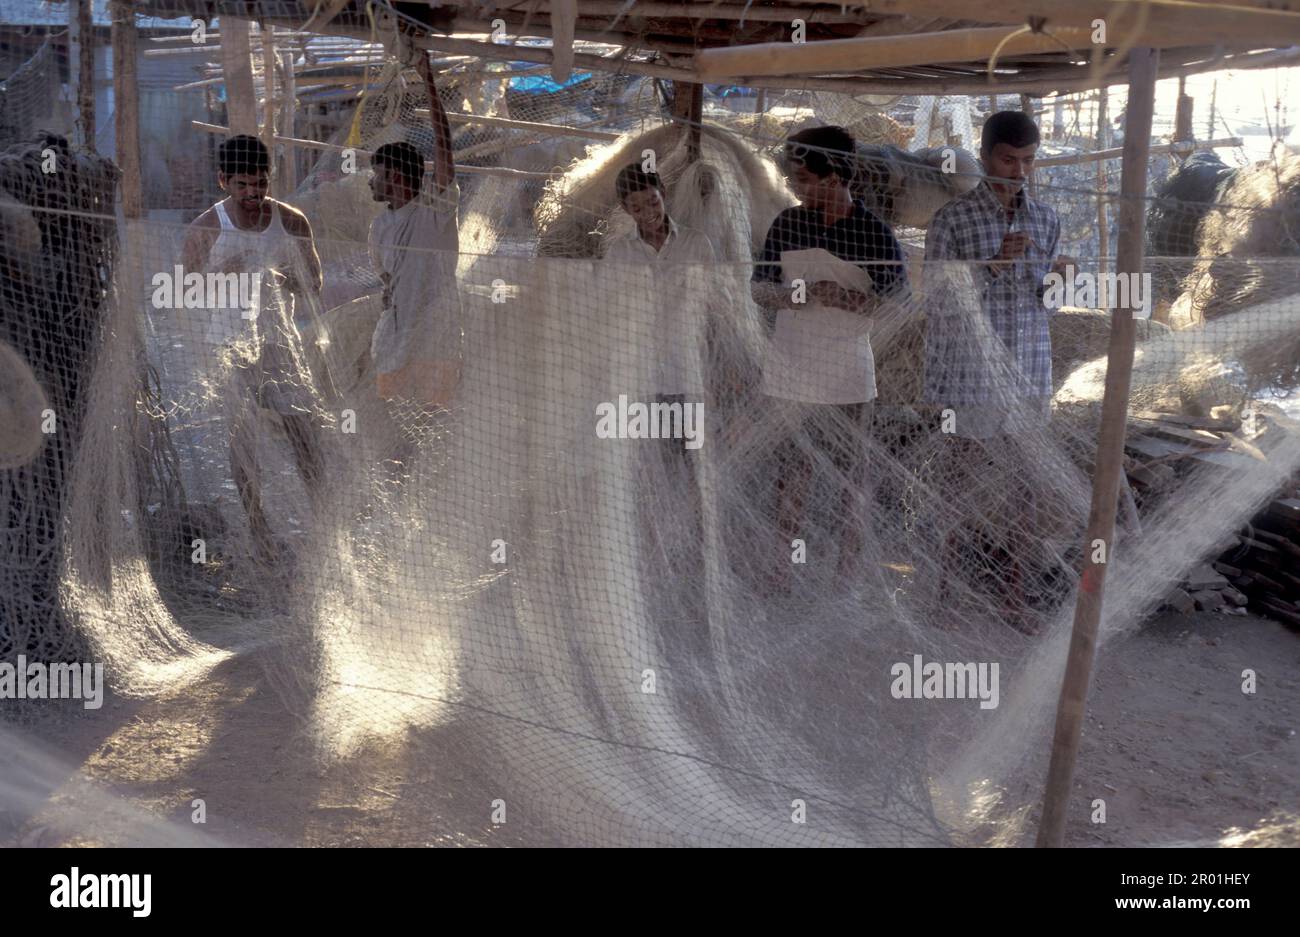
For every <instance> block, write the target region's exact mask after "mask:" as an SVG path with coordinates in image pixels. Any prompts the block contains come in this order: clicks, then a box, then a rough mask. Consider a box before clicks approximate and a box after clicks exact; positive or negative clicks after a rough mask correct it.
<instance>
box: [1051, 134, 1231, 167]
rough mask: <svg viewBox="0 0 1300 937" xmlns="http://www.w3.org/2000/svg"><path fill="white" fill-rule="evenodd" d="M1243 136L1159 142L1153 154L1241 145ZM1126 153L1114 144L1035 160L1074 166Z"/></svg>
mask: <svg viewBox="0 0 1300 937" xmlns="http://www.w3.org/2000/svg"><path fill="white" fill-rule="evenodd" d="M1241 144H1242V139H1241V137H1225V138H1224V139H1222V140H1205V141H1204V142H1201V141H1192V140H1182V141H1179V142H1177V143H1157V144H1152V146H1151V155H1152V156H1161V155H1164V154H1166V153H1173V154H1174V155H1175V156H1181V155H1184V154H1187V153H1192V152H1194V151H1196V150H1205V149H1217V148H1219V147H1225V146H1227V147H1232V146H1241ZM1123 155H1124V147H1122V146H1114V147H1111V148H1110V149H1107V150H1093V151H1092V152H1091V153H1071V154H1070V155H1068V156H1046V157H1044V158H1043V159H1036V160H1034V168H1035V169H1043V168H1044V167H1047V166H1074V165H1077V164H1079V163H1095V162H1098V161H1100V160H1103V159H1119V158H1120V157H1121V156H1123Z"/></svg>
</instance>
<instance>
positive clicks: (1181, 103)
mask: <svg viewBox="0 0 1300 937" xmlns="http://www.w3.org/2000/svg"><path fill="white" fill-rule="evenodd" d="M1186 89H1187V79H1186V78H1179V79H1178V110H1177V111H1176V112H1175V114H1174V140H1176V141H1182V140H1192V139H1194V137H1195V135H1194V133H1193V131H1192V104H1193V101H1192V99H1191V98H1190V97H1188V96H1187V94H1186V93H1185V91H1186Z"/></svg>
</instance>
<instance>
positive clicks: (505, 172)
mask: <svg viewBox="0 0 1300 937" xmlns="http://www.w3.org/2000/svg"><path fill="white" fill-rule="evenodd" d="M190 126H192V127H194V129H196V130H202V131H203V132H204V133H220V134H231V133H234V131H233V130H231V129H230V128H229V127H222V126H221V125H220V124H209V123H205V122H204V121H201V120H192V121H190ZM274 141H275V142H276V143H290V144H293V145H294V146H305V147H307V148H308V149H311V150H334V151H335V152H342V151H343V150H352V151H354V152H356V153H361V154H362V155H364V156H369V155H370V154H371V151H370V150H363V149H362V148H361V147H357V146H352V147H348V146H339V145H338V144H336V143H322V142H321V141H320V140H304V139H302V138H300V137H281V136H277V137H275V138H274ZM424 168H425V169H426V170H432V169H433V168H434V164H433V160H425V161H424ZM456 172H461V173H468V174H469V175H478V176H513V177H515V178H519V179H550V178H552V177H553V176H557V175H562V173H554V172H529V171H527V170H524V169H506V168H504V167H502V166H461V165H457V166H456Z"/></svg>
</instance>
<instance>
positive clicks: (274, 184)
mask: <svg viewBox="0 0 1300 937" xmlns="http://www.w3.org/2000/svg"><path fill="white" fill-rule="evenodd" d="M261 39H262V94H263V95H265V100H264V101H263V104H262V143H263V144H264V145H265V146H266V149H267V152H268V153H269V154H270V157H271V194H272V195H278V196H280V197H281V198H283V197H284V196H285V194H286V193H285V191H284V180H283V179H282V178H281V175H280V173H279V172H277V171H276V164H277V162H278V160H277V159H276V157H275V27H274V26H271V25H269V24H267V23H263V24H262V34H261Z"/></svg>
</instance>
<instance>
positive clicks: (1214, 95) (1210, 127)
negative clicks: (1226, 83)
mask: <svg viewBox="0 0 1300 937" xmlns="http://www.w3.org/2000/svg"><path fill="white" fill-rule="evenodd" d="M1218 98H1219V80H1218V79H1217V78H1216V79H1215V80H1214V84H1213V85H1211V86H1210V120H1209V123H1207V124H1206V125H1205V138H1206V139H1207V140H1213V139H1214V122H1215V121H1216V120H1218V119H1219V118H1218V115H1217V114H1216V113H1215V111H1214V106H1215V104H1216V103H1218Z"/></svg>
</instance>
